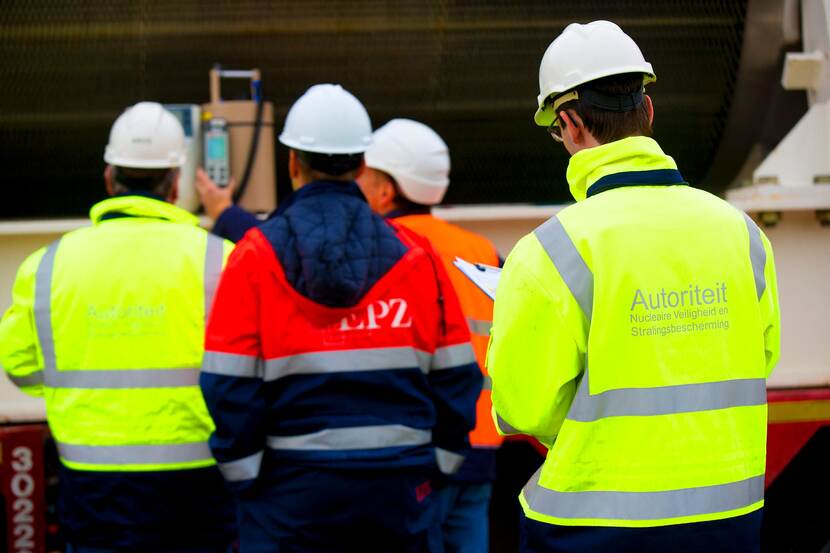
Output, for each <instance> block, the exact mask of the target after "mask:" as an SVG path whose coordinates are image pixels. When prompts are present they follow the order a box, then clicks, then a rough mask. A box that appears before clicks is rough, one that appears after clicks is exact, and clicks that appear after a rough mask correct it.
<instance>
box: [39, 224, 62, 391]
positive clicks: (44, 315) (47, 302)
mask: <svg viewBox="0 0 830 553" xmlns="http://www.w3.org/2000/svg"><path fill="white" fill-rule="evenodd" d="M59 244H60V238H59V239H57V240H55V241H54V242H52V243H51V244H49V247H48V248H46V253H44V254H43V257H42V258H41V259H40V264H38V266H37V272H36V273H35V304H34V313H35V330H36V331H37V337H38V341H39V342H40V350H41V352H42V354H43V371H44V373H45V374H44V379H45V381H46V384H47V385H49V384H50V382H49V381H50V376H52V374H54V373H55V371H56V370H57V363H56V361H55V341H54V337H53V336H52V275H53V273H54V272H55V253H57V251H58V245H59Z"/></svg>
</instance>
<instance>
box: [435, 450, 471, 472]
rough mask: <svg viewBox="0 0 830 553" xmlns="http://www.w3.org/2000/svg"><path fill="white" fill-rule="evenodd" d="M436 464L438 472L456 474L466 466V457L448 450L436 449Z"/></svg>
mask: <svg viewBox="0 0 830 553" xmlns="http://www.w3.org/2000/svg"><path fill="white" fill-rule="evenodd" d="M435 462H436V463H437V464H438V470H440V471H441V472H443V473H444V474H455V473H456V472H458V469H460V468H461V465H463V464H464V456H463V455H461V454H459V453H455V452H454V451H450V450H448V449H442V448H440V447H436V448H435Z"/></svg>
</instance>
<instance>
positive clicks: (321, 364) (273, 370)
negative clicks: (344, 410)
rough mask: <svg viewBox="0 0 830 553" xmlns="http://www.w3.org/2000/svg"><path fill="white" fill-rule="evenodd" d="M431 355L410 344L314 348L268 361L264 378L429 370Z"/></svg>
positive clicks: (268, 379)
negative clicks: (378, 346) (310, 350)
mask: <svg viewBox="0 0 830 553" xmlns="http://www.w3.org/2000/svg"><path fill="white" fill-rule="evenodd" d="M431 357H432V356H431V355H430V354H428V353H426V352H424V351H421V350H418V349H416V348H412V347H409V346H403V347H392V348H367V349H346V350H334V351H315V352H309V353H301V354H298V355H289V356H287V357H278V358H276V359H268V360H267V361H265V380H266V381H271V380H276V379H278V378H282V377H285V376H288V375H292V374H327V373H341V372H361V371H382V370H390V369H411V368H418V369H420V370H421V371H422V372H424V373H426V372H428V371H429V367H430V359H431Z"/></svg>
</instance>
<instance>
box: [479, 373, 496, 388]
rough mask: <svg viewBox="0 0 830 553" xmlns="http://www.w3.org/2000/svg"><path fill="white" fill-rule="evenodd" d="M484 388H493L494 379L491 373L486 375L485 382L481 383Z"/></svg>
mask: <svg viewBox="0 0 830 553" xmlns="http://www.w3.org/2000/svg"><path fill="white" fill-rule="evenodd" d="M481 389H482V390H491V391H492V389H493V379H492V378H490V375H489V374H485V375H484V382H482V384H481Z"/></svg>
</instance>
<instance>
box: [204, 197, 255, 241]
mask: <svg viewBox="0 0 830 553" xmlns="http://www.w3.org/2000/svg"><path fill="white" fill-rule="evenodd" d="M259 223H260V221H259V219H257V218H256V216H254V215H253V214H251V213H248V212H247V211H245V210H244V209H242V208H241V207H239V206H238V205H232V206H231V207H229V208H228V209H226V210H225V211H223V212H222V214H221V215H219V217H218V218H217V219H216V223H214V225H213V229H212V230H211V232H212V233H213V234H215V235H217V236H221V237H222V238H225V239H227V240H230V241H231V242H239V241H240V240H242V237H243V236H245V233H246V232H248V231H249V230H251V229H252V228H254V227H256V226H259Z"/></svg>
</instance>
